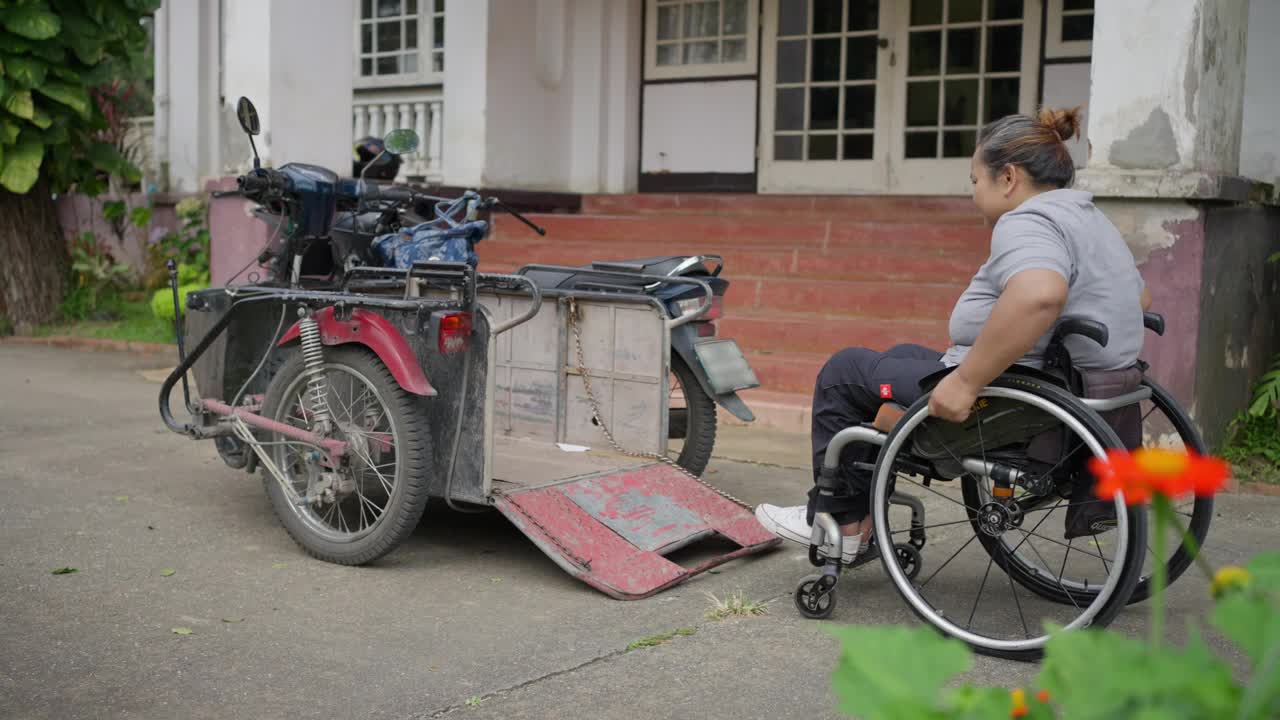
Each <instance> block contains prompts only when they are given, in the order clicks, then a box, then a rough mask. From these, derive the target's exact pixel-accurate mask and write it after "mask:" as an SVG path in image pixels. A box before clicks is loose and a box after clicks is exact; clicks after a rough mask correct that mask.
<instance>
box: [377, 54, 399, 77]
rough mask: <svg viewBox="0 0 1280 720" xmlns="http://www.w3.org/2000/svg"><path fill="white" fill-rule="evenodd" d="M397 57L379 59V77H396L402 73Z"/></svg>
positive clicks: (390, 56)
mask: <svg viewBox="0 0 1280 720" xmlns="http://www.w3.org/2000/svg"><path fill="white" fill-rule="evenodd" d="M397 57H398V56H396V55H388V56H387V57H380V58H378V74H379V75H395V74H396V73H398V72H400V63H398V62H396V60H397Z"/></svg>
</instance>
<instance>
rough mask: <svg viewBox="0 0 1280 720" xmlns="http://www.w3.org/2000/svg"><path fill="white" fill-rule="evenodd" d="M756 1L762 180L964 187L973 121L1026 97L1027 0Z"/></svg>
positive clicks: (1030, 50)
mask: <svg viewBox="0 0 1280 720" xmlns="http://www.w3.org/2000/svg"><path fill="white" fill-rule="evenodd" d="M763 11H764V22H763V27H764V33H763V47H762V51H763V53H764V55H763V59H762V67H761V83H760V87H761V101H760V104H761V114H760V115H761V123H760V136H761V137H760V155H761V157H760V165H759V189H760V192H798V193H837V194H839V193H898V194H910V195H933V194H967V193H968V192H969V158H970V156H971V155H972V154H973V150H974V145H975V143H976V140H977V132H978V128H979V127H980V126H981V125H982V124H984V123H986V122H988V121H990V120H993V119H996V118H999V117H1003V116H1004V115H1008V114H1011V113H1015V112H1022V113H1030V112H1033V111H1034V109H1035V99H1036V97H1037V96H1038V89H1037V87H1036V82H1037V76H1038V73H1037V72H1036V70H1037V68H1038V53H1039V42H1040V3H1039V2H1036V1H1035V0H879V1H877V0H766V2H765V3H764V6H763Z"/></svg>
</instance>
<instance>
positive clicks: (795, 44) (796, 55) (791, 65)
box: [778, 40, 808, 83]
mask: <svg viewBox="0 0 1280 720" xmlns="http://www.w3.org/2000/svg"><path fill="white" fill-rule="evenodd" d="M807 44H808V43H806V42H805V41H804V40H780V41H779V42H778V82H780V83H798V82H804V50H805V46H806V45H807Z"/></svg>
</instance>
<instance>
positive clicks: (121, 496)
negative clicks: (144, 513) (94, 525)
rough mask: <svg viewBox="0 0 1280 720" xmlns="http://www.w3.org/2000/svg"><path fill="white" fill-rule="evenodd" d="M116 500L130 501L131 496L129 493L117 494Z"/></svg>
mask: <svg viewBox="0 0 1280 720" xmlns="http://www.w3.org/2000/svg"><path fill="white" fill-rule="evenodd" d="M116 502H129V496H128V495H117V496H116Z"/></svg>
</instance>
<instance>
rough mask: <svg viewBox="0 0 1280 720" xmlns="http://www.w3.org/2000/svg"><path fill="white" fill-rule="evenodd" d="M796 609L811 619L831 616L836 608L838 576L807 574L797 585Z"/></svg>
mask: <svg viewBox="0 0 1280 720" xmlns="http://www.w3.org/2000/svg"><path fill="white" fill-rule="evenodd" d="M795 599H796V609H797V610H799V611H800V614H801V615H803V616H805V617H807V618H809V619H810V620H822V619H824V618H829V617H831V613H832V612H834V611H835V609H836V576H835V575H807V576H805V578H804V579H803V580H801V581H800V585H799V586H797V587H796V596H795Z"/></svg>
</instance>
